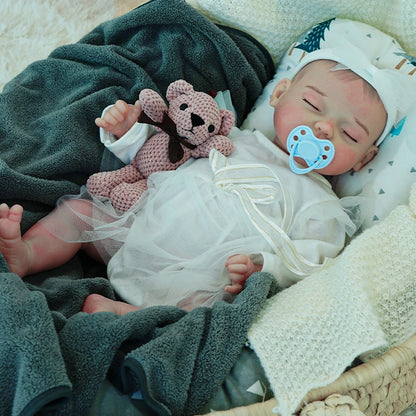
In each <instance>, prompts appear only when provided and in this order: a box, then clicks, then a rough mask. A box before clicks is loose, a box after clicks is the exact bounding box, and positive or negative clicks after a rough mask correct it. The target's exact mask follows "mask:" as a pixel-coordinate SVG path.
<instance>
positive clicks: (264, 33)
mask: <svg viewBox="0 0 416 416" xmlns="http://www.w3.org/2000/svg"><path fill="white" fill-rule="evenodd" d="M187 2H188V3H190V4H191V5H193V6H194V7H196V8H197V9H198V10H199V11H201V12H202V13H204V14H205V15H207V16H208V17H209V18H211V19H213V20H214V21H217V22H218V23H221V24H225V25H228V26H232V27H236V28H238V29H241V30H244V31H246V32H248V33H249V34H250V35H252V36H254V37H255V38H256V39H257V40H258V41H260V43H262V44H263V45H264V46H265V47H266V48H267V49H268V51H269V52H270V54H271V55H272V57H273V59H274V60H275V62H276V63H278V62H280V59H281V58H282V56H283V54H284V53H285V52H286V50H287V49H288V48H289V47H290V45H291V44H292V42H293V41H294V40H295V39H297V38H298V36H299V35H301V34H302V32H304V31H305V30H306V29H308V28H310V27H311V26H313V25H314V24H316V23H319V22H322V21H324V20H327V19H329V18H331V17H341V18H345V19H351V20H358V21H360V22H363V23H367V24H369V25H371V26H374V27H376V28H377V29H380V30H382V31H383V32H385V33H387V34H389V35H391V36H393V37H394V38H396V39H397V40H398V41H399V43H400V44H401V46H402V47H403V48H404V49H405V50H406V51H407V52H408V53H410V54H413V55H414V54H415V51H416V8H415V4H414V1H408V0H394V1H386V0H371V1H362V0H348V1H343V0H315V1H304V0H261V1H258V0H187Z"/></svg>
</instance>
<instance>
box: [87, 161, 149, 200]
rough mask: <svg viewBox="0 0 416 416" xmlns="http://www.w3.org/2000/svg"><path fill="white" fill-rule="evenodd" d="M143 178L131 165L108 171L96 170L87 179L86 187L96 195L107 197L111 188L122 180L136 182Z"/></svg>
mask: <svg viewBox="0 0 416 416" xmlns="http://www.w3.org/2000/svg"><path fill="white" fill-rule="evenodd" d="M139 179H143V177H142V175H141V174H140V172H139V171H138V170H137V169H136V168H135V167H134V166H132V165H127V166H124V167H123V168H121V169H117V170H113V171H110V172H98V173H94V174H93V175H91V176H90V177H89V178H88V180H87V189H88V190H89V191H90V192H91V193H92V194H93V195H98V196H104V197H109V196H110V192H111V190H112V189H113V188H114V187H116V186H117V185H119V184H121V183H123V182H136V181H138V180H139Z"/></svg>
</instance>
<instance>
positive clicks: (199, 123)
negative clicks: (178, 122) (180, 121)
mask: <svg viewBox="0 0 416 416" xmlns="http://www.w3.org/2000/svg"><path fill="white" fill-rule="evenodd" d="M191 121H192V126H193V127H197V126H202V125H203V124H204V123H205V121H204V120H203V119H202V118H201V117H199V115H198V114H195V113H191Z"/></svg>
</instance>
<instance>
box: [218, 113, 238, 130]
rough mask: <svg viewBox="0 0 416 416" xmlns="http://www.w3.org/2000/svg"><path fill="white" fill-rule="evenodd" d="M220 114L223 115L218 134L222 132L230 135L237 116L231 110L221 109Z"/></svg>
mask: <svg viewBox="0 0 416 416" xmlns="http://www.w3.org/2000/svg"><path fill="white" fill-rule="evenodd" d="M220 114H221V117H222V122H221V127H220V130H219V132H218V134H222V135H223V136H228V134H229V133H230V131H231V129H232V128H233V126H234V122H235V117H234V113H233V112H232V111H230V110H220Z"/></svg>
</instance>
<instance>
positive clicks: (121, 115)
mask: <svg viewBox="0 0 416 416" xmlns="http://www.w3.org/2000/svg"><path fill="white" fill-rule="evenodd" d="M141 112H142V105H141V104H140V102H139V101H136V102H135V103H134V105H132V104H127V103H126V102H125V101H123V100H117V101H116V103H115V104H114V105H113V107H111V108H109V109H108V110H107V111H106V112H105V114H104V115H103V117H102V118H100V117H99V118H96V119H95V124H96V125H97V126H98V127H101V128H103V129H104V130H106V131H108V132H109V133H111V134H112V135H114V136H115V138H116V139H119V138H120V137H121V136H124V135H125V134H126V133H127V132H128V131H129V130H130V129H131V127H132V126H133V125H134V123H135V122H136V121H137V119H138V118H139V116H140V114H141Z"/></svg>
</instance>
